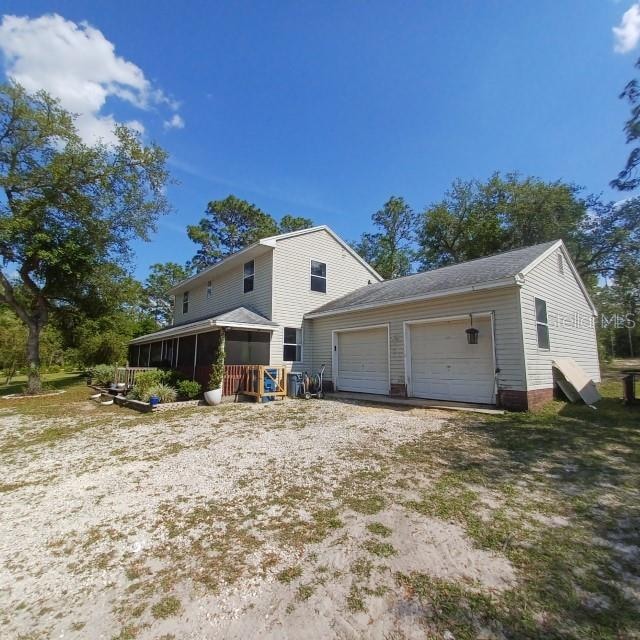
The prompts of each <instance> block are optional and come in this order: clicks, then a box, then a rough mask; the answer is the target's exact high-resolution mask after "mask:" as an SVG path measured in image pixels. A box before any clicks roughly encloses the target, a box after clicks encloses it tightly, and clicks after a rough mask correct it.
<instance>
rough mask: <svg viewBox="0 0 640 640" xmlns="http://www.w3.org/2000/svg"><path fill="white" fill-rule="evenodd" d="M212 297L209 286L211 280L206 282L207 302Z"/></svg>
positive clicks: (211, 288) (211, 289)
mask: <svg viewBox="0 0 640 640" xmlns="http://www.w3.org/2000/svg"><path fill="white" fill-rule="evenodd" d="M212 295H213V287H212V286H211V280H207V300H209V299H210V298H211V296H212Z"/></svg>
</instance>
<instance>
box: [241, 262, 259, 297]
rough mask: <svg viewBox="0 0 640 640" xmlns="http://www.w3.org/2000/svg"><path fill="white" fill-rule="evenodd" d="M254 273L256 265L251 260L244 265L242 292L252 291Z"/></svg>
mask: <svg viewBox="0 0 640 640" xmlns="http://www.w3.org/2000/svg"><path fill="white" fill-rule="evenodd" d="M255 273H256V265H255V262H254V261H253V260H249V262H245V263H244V292H245V293H249V291H253V278H254V276H255Z"/></svg>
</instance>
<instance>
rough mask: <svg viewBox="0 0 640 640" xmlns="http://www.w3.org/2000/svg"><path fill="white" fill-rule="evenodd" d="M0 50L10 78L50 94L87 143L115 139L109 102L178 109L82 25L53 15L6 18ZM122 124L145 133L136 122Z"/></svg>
mask: <svg viewBox="0 0 640 640" xmlns="http://www.w3.org/2000/svg"><path fill="white" fill-rule="evenodd" d="M0 51H1V52H2V53H3V54H4V62H5V70H6V74H7V76H8V77H10V78H13V79H14V80H15V81H16V82H19V83H20V84H21V85H22V86H24V87H25V89H27V91H30V92H33V91H37V90H40V89H44V90H45V91H48V92H49V93H50V94H51V95H53V96H55V97H57V98H59V99H60V102H61V104H62V106H63V107H65V108H66V109H68V110H69V111H72V112H74V113H77V114H78V120H77V123H76V124H77V127H78V131H79V133H80V135H81V136H82V138H83V139H84V140H86V141H87V142H95V141H96V140H98V139H100V138H102V139H103V140H104V141H105V142H112V141H113V140H114V135H113V127H114V125H115V124H116V120H115V118H114V116H113V115H112V114H110V113H104V112H103V108H104V106H105V104H106V101H107V99H108V98H116V99H119V100H122V101H123V102H125V103H128V104H129V105H132V106H134V107H136V108H138V109H142V110H150V109H152V108H154V107H163V108H166V109H170V110H172V111H176V110H177V109H178V106H179V105H178V103H177V102H175V101H174V100H172V99H170V98H169V97H167V96H166V95H165V94H164V93H163V92H162V91H161V90H160V89H158V88H157V87H154V86H153V85H152V84H151V83H150V82H149V80H147V78H145V75H144V73H143V71H142V69H140V67H138V66H137V65H135V64H134V63H133V62H130V61H128V60H125V59H124V58H122V57H121V56H118V55H116V53H115V47H114V45H113V43H111V42H109V40H107V39H106V38H105V37H104V35H103V34H102V32H101V31H99V30H98V29H95V28H94V27H92V26H91V25H89V24H87V23H86V22H81V23H80V24H76V23H75V22H72V21H70V20H65V19H64V18H63V17H61V16H59V15H57V14H49V15H43V16H40V17H39V18H33V19H32V18H28V17H18V16H11V15H5V16H3V18H2V22H0ZM176 116H177V117H178V118H179V119H180V121H182V118H180V116H179V115H178V114H177V113H176V114H174V116H173V118H171V120H173V119H174V118H175V117H176ZM126 124H128V125H129V126H131V127H132V128H134V129H135V130H137V131H140V132H142V131H144V126H143V125H142V123H141V122H140V121H139V120H131V121H128V122H127V123H126ZM182 124H183V126H184V122H183V123H182Z"/></svg>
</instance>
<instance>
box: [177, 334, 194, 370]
mask: <svg viewBox="0 0 640 640" xmlns="http://www.w3.org/2000/svg"><path fill="white" fill-rule="evenodd" d="M195 352H196V337H195V336H183V337H181V338H180V348H179V349H178V366H177V367H176V369H177V370H178V371H180V372H181V373H184V375H185V376H188V377H189V378H192V377H193V356H194V354H195Z"/></svg>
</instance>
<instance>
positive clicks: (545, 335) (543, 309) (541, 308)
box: [536, 298, 549, 350]
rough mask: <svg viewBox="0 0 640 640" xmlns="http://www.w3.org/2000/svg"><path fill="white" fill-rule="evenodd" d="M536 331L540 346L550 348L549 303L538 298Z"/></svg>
mask: <svg viewBox="0 0 640 640" xmlns="http://www.w3.org/2000/svg"><path fill="white" fill-rule="evenodd" d="M536 331H537V332H538V348H539V349H545V350H547V349H549V319H548V318H547V303H546V302H545V301H544V300H541V299H540V298H536Z"/></svg>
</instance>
